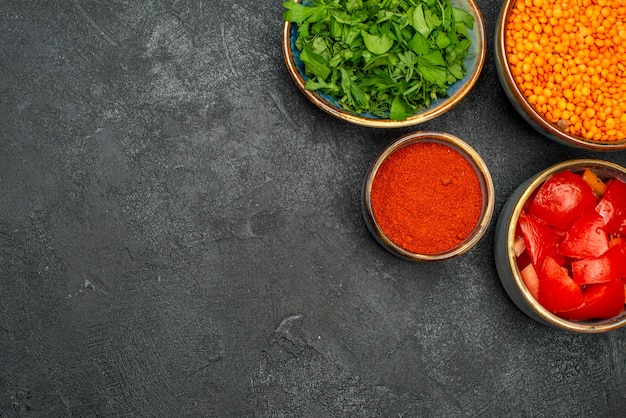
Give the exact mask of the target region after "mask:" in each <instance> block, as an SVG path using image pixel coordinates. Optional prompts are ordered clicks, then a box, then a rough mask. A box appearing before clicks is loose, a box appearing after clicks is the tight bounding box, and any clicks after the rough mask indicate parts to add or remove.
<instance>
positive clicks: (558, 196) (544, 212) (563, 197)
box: [529, 171, 596, 230]
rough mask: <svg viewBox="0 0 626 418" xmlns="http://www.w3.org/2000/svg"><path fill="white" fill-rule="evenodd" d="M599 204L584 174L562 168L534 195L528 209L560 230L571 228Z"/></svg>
mask: <svg viewBox="0 0 626 418" xmlns="http://www.w3.org/2000/svg"><path fill="white" fill-rule="evenodd" d="M595 206H596V196H595V194H594V193H593V189H592V188H591V186H589V184H587V182H585V181H584V180H583V179H582V177H580V176H579V175H577V174H574V173H572V172H571V171H563V172H561V173H557V174H555V175H554V176H552V177H550V178H549V179H548V180H546V182H545V183H544V184H543V185H542V186H541V188H540V189H539V191H538V192H537V194H536V195H535V198H534V199H533V201H532V203H531V205H530V209H529V212H530V213H531V214H533V215H535V216H537V217H539V218H541V219H543V220H544V221H546V222H547V223H548V224H549V225H552V226H554V227H555V228H557V229H560V230H566V229H568V228H569V227H570V226H571V225H572V224H573V223H574V221H575V220H576V219H577V218H578V217H580V215H582V214H583V213H585V212H587V211H588V210H589V209H592V208H594V207H595Z"/></svg>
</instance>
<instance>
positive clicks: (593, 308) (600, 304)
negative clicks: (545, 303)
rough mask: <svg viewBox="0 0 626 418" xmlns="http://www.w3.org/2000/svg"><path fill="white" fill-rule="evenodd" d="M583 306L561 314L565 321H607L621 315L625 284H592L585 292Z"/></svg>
mask: <svg viewBox="0 0 626 418" xmlns="http://www.w3.org/2000/svg"><path fill="white" fill-rule="evenodd" d="M582 295H583V304H582V306H580V307H578V308H576V309H573V310H570V311H567V312H560V313H559V316H561V317H563V318H565V319H573V320H585V319H607V318H612V317H614V316H615V315H619V313H620V312H622V310H623V309H624V298H625V296H624V282H623V281H622V280H614V281H612V282H608V283H600V284H590V285H588V286H585V290H583V293H582Z"/></svg>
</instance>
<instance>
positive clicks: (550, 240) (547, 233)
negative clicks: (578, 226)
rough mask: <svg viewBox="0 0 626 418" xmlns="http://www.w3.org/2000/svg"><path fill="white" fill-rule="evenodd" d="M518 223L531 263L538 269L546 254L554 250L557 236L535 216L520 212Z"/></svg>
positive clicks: (557, 240)
mask: <svg viewBox="0 0 626 418" xmlns="http://www.w3.org/2000/svg"><path fill="white" fill-rule="evenodd" d="M518 225H519V228H520V232H521V234H522V237H523V238H524V243H525V244H526V249H527V250H528V254H529V256H530V261H531V263H533V264H534V266H535V269H536V270H539V269H540V267H541V265H543V260H544V259H545V258H546V256H548V255H551V254H553V253H554V252H556V249H557V244H558V242H559V236H558V235H557V233H556V232H554V230H553V229H552V228H550V226H549V225H548V224H547V223H545V222H544V221H542V220H541V219H539V218H537V217H536V216H533V215H530V214H526V213H524V212H522V213H520V216H519V219H518Z"/></svg>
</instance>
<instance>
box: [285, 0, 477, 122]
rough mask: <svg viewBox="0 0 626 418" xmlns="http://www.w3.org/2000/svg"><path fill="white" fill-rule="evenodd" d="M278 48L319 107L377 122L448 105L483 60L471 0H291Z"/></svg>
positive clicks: (430, 114)
mask: <svg viewBox="0 0 626 418" xmlns="http://www.w3.org/2000/svg"><path fill="white" fill-rule="evenodd" d="M283 7H284V9H285V11H284V13H283V20H284V26H283V36H282V50H283V56H284V59H285V63H286V65H287V70H288V71H289V74H290V75H291V77H292V78H293V80H294V82H295V84H296V85H297V87H298V88H299V90H300V91H301V92H302V93H303V94H304V95H305V96H306V97H307V98H308V99H309V100H310V101H311V102H313V103H314V104H315V105H316V106H317V107H319V108H320V109H322V110H323V111H325V112H327V113H329V114H331V115H333V116H335V117H337V118H339V119H342V120H345V121H347V122H351V123H354V124H357V125H363V126H370V127H377V128H397V127H405V126H412V125H416V124H419V123H422V122H425V121H427V120H430V119H432V118H434V117H437V116H439V115H441V114H443V113H445V112H446V111H448V110H450V109H451V108H452V107H454V106H455V105H456V104H457V103H459V101H460V100H461V99H463V98H464V97H465V96H466V95H467V94H468V93H469V91H470V90H471V89H472V87H473V86H474V84H475V83H476V81H477V80H478V77H479V75H480V72H481V71H482V68H483V66H484V63H485V56H486V48H487V47H486V43H487V41H486V35H485V24H484V20H483V17H482V14H481V12H480V9H479V8H478V6H477V4H476V3H475V1H474V0H343V1H335V0H292V1H286V2H284V3H283Z"/></svg>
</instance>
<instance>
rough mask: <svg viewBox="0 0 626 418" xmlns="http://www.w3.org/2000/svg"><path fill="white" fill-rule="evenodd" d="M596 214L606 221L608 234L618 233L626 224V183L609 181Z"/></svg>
mask: <svg viewBox="0 0 626 418" xmlns="http://www.w3.org/2000/svg"><path fill="white" fill-rule="evenodd" d="M596 212H598V213H599V214H600V215H601V216H602V218H603V219H604V222H605V224H606V230H607V232H608V233H610V234H613V233H616V232H618V231H619V230H620V227H621V226H622V225H623V224H624V223H625V222H626V183H624V182H623V181H621V180H620V179H612V180H611V181H609V183H608V185H607V188H606V192H605V193H604V196H602V199H600V201H599V202H598V204H597V206H596Z"/></svg>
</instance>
